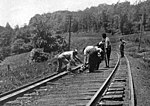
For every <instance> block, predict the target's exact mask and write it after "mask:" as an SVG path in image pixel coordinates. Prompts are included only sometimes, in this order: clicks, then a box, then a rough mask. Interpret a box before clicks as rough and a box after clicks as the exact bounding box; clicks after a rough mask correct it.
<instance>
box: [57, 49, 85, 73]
mask: <svg viewBox="0 0 150 106" xmlns="http://www.w3.org/2000/svg"><path fill="white" fill-rule="evenodd" d="M77 54H78V51H77V50H76V49H75V50H73V51H66V52H63V53H61V54H59V55H58V57H57V59H58V69H57V72H62V65H63V64H65V65H66V66H67V71H70V70H71V67H70V65H71V63H73V64H74V65H75V66H76V61H79V62H80V63H82V61H81V60H80V59H79V58H78V56H77Z"/></svg>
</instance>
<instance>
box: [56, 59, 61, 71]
mask: <svg viewBox="0 0 150 106" xmlns="http://www.w3.org/2000/svg"><path fill="white" fill-rule="evenodd" d="M61 68H62V59H58V67H57V72H61Z"/></svg>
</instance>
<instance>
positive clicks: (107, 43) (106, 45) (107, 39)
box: [105, 37, 111, 48]
mask: <svg viewBox="0 0 150 106" xmlns="http://www.w3.org/2000/svg"><path fill="white" fill-rule="evenodd" d="M108 46H111V42H110V39H109V38H108V37H106V38H105V48H108Z"/></svg>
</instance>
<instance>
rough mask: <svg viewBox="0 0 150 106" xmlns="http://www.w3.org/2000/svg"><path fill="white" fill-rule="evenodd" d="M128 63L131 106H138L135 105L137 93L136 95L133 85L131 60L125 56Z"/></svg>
mask: <svg viewBox="0 0 150 106" xmlns="http://www.w3.org/2000/svg"><path fill="white" fill-rule="evenodd" d="M125 58H126V61H127V67H128V75H129V88H130V103H129V106H136V105H135V93H134V84H133V79H132V78H133V77H132V73H131V68H130V63H129V60H128V58H127V56H126V55H125Z"/></svg>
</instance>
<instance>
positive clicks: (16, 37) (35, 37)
mask: <svg viewBox="0 0 150 106" xmlns="http://www.w3.org/2000/svg"><path fill="white" fill-rule="evenodd" d="M69 25H71V27H69ZM141 26H142V27H143V30H145V31H146V30H150V1H148V0H147V1H144V2H137V3H135V4H132V5H131V4H130V2H128V1H126V2H122V3H120V2H118V3H116V4H112V5H107V4H100V5H99V6H97V7H91V8H87V9H85V10H83V11H77V12H72V11H56V12H53V13H45V14H41V15H40V14H36V15H35V16H34V17H32V18H31V19H30V21H29V23H28V25H24V26H23V27H19V26H18V25H16V26H15V28H12V27H11V26H10V25H9V23H7V24H6V26H5V27H2V26H0V60H3V59H4V58H5V57H7V56H10V55H14V54H20V53H24V52H29V51H31V50H32V48H43V49H44V51H45V52H49V53H50V52H53V51H58V50H59V51H62V50H65V49H67V47H68V44H67V42H66V40H65V39H64V38H63V36H61V35H62V34H63V33H66V32H68V31H69V28H71V29H70V31H71V32H73V33H79V32H101V31H104V32H106V33H111V34H112V35H113V34H115V33H119V34H122V35H126V34H133V33H139V32H140V31H141V30H142V29H141Z"/></svg>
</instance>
